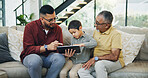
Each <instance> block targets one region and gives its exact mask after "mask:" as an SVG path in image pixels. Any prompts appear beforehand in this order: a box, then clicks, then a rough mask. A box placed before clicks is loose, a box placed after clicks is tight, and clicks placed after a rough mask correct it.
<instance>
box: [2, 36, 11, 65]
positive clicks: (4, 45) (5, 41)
mask: <svg viewBox="0 0 148 78" xmlns="http://www.w3.org/2000/svg"><path fill="white" fill-rule="evenodd" d="M8 61H14V59H13V58H12V57H11V55H10V52H9V48H8V39H7V35H6V33H1V34H0V63H4V62H8Z"/></svg>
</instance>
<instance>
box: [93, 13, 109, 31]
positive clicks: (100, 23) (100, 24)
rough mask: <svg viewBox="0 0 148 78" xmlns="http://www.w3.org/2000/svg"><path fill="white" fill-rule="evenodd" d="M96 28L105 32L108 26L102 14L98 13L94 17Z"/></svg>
mask: <svg viewBox="0 0 148 78" xmlns="http://www.w3.org/2000/svg"><path fill="white" fill-rule="evenodd" d="M95 27H96V30H99V31H100V32H101V33H103V32H105V31H106V30H107V28H108V25H107V23H106V21H105V19H104V17H103V15H99V16H97V17H96V22H95Z"/></svg>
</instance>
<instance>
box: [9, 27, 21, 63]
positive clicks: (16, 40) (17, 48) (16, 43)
mask: <svg viewBox="0 0 148 78" xmlns="http://www.w3.org/2000/svg"><path fill="white" fill-rule="evenodd" d="M8 45H9V50H10V54H11V56H12V57H13V58H14V59H15V60H18V61H20V54H21V52H22V51H23V32H22V31H17V30H15V29H12V28H8Z"/></svg>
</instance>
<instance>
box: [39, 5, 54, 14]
mask: <svg viewBox="0 0 148 78" xmlns="http://www.w3.org/2000/svg"><path fill="white" fill-rule="evenodd" d="M53 12H54V9H53V7H52V6H50V5H44V6H42V7H41V8H40V13H41V14H43V15H46V14H53Z"/></svg>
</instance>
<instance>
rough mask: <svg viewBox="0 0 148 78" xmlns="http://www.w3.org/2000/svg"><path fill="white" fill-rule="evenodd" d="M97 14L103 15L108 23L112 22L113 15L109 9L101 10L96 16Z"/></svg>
mask: <svg viewBox="0 0 148 78" xmlns="http://www.w3.org/2000/svg"><path fill="white" fill-rule="evenodd" d="M99 15H103V16H104V19H105V21H106V23H109V24H111V23H112V21H113V15H112V13H111V12H109V11H102V12H100V13H99V14H98V16H99Z"/></svg>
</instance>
